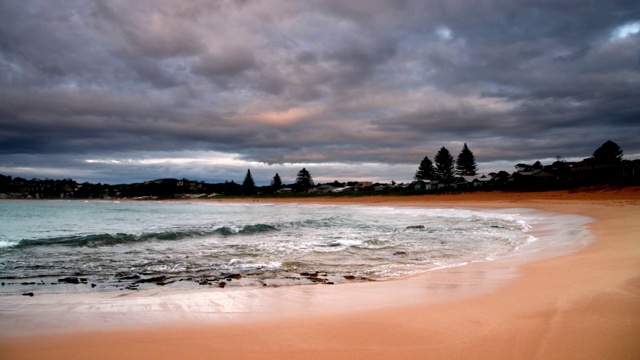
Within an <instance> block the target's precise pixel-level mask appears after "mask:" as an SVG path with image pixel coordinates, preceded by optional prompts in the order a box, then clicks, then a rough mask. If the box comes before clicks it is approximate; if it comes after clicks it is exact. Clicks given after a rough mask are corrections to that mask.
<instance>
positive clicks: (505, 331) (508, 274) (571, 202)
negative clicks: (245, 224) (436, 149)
mask: <svg viewBox="0 0 640 360" xmlns="http://www.w3.org/2000/svg"><path fill="white" fill-rule="evenodd" d="M226 201H235V200H226ZM238 201H240V200H238ZM244 201H246V200H244ZM260 201H264V202H267V201H268V202H302V201H304V202H313V203H327V204H361V205H365V204H368V205H389V206H425V207H465V208H491V209H502V208H533V209H538V210H542V211H546V212H551V213H560V214H577V215H583V216H588V217H591V218H593V219H594V220H593V221H592V222H591V223H589V225H588V228H589V230H590V231H591V233H592V234H593V236H594V238H595V241H593V243H591V244H590V245H588V246H586V247H585V248H583V249H581V250H580V251H578V252H575V253H572V254H567V255H562V256H557V257H553V258H548V259H543V260H537V261H532V262H526V263H522V262H521V261H509V260H508V259H506V260H501V261H494V262H485V263H474V264H470V265H467V266H464V267H461V268H452V269H446V270H440V271H432V272H429V273H427V274H423V275H420V276H415V277H410V278H407V279H401V280H394V281H386V282H371V283H358V284H342V285H336V286H330V285H317V286H298V287H289V288H278V289H264V290H268V291H263V289H259V290H252V291H248V292H243V293H238V294H236V295H233V293H229V295H224V296H225V297H221V296H223V295H220V294H221V293H222V292H218V295H215V296H217V297H214V295H206V294H205V293H203V292H199V293H198V294H196V295H194V297H193V299H195V300H190V299H192V298H191V297H190V294H180V293H177V294H165V295H163V296H167V297H168V298H169V297H171V299H173V300H172V301H173V302H171V304H177V303H180V302H189V301H205V302H206V301H208V302H209V303H210V304H215V306H217V309H220V308H222V307H226V308H228V309H231V310H229V311H228V312H227V313H226V316H224V317H220V319H219V320H218V321H199V319H189V318H180V317H179V316H174V317H171V316H167V317H166V318H167V319H168V320H167V321H165V322H153V323H148V324H146V323H144V321H142V320H143V319H145V318H150V317H162V316H164V315H163V314H165V315H170V314H178V315H179V314H188V313H189V312H188V306H184V307H183V308H182V309H172V308H171V307H170V306H167V307H165V308H164V309H163V308H162V306H160V307H158V308H154V311H153V313H151V312H149V313H133V312H131V313H127V312H126V311H120V312H118V314H120V316H130V317H131V319H132V321H130V322H126V321H123V322H122V323H123V324H126V326H124V325H123V326H120V327H117V328H114V327H105V328H100V327H99V326H96V327H84V326H81V325H80V324H84V323H83V321H86V320H87V319H90V320H91V321H98V322H99V321H101V320H104V321H107V320H109V319H108V318H107V317H108V316H109V314H110V312H108V311H104V309H105V307H107V306H110V307H113V306H114V304H132V305H131V308H130V309H140V308H141V307H140V301H142V300H140V298H137V299H133V300H131V299H122V300H121V301H120V302H118V301H117V300H113V299H110V300H109V301H108V302H104V299H103V298H100V297H98V296H96V297H93V298H92V297H89V300H86V301H87V302H85V303H83V304H82V305H83V309H84V310H85V311H86V312H85V313H77V312H73V311H69V312H68V313H65V312H64V311H57V312H56V313H53V314H52V313H48V312H47V309H44V308H37V307H35V306H36V305H37V304H40V306H44V305H43V304H46V302H43V301H44V300H37V299H36V298H35V297H34V298H33V300H32V299H27V298H25V299H24V301H25V303H28V302H30V301H35V302H34V304H35V305H34V307H33V309H34V310H38V312H37V313H35V312H34V314H33V317H42V319H43V323H47V322H46V321H58V322H60V329H61V330H60V332H59V333H37V332H36V331H34V332H33V333H31V334H20V335H15V336H12V335H2V336H1V337H0V358H2V359H66V360H68V359H89V358H90V359H177V358H187V359H257V358H262V359H498V358H500V359H502V358H506V359H637V358H640V342H638V336H639V335H640V241H639V240H640V221H639V220H640V188H637V187H636V188H626V189H609V190H593V191H580V192H567V191H559V192H539V193H501V192H487V193H484V192H482V193H466V194H458V195H424V196H412V197H387V196H376V197H366V198H351V199H350V198H312V199H305V200H298V199H292V200H281V199H273V200H272V199H269V200H266V199H265V200H260ZM207 296H212V297H209V298H208V297H207ZM147 297H148V298H153V295H148V296H147ZM168 298H167V299H168ZM142 299H144V297H142ZM198 299H199V300H198ZM203 299H204V300H203ZM0 301H3V300H1V299H0ZM37 301H41V302H40V303H38V302H37ZM91 301H94V303H93V304H91ZM101 301H102V302H103V306H102V307H100V306H98V305H100V302H101ZM127 301H128V302H129V303H127ZM243 301H246V302H249V303H251V304H253V305H254V306H253V307H249V308H247V307H244V308H243V307H242V304H241V302H243ZM167 303H169V302H165V305H166V304H167ZM58 305H59V303H58ZM134 305H135V306H134ZM91 306H94V308H95V309H97V310H99V311H98V312H100V311H102V315H91V314H92V312H91V308H92V307H91ZM136 306H137V307H136ZM185 308H186V310H185ZM60 309H61V307H60V306H58V310H60ZM74 309H78V307H76V308H74ZM247 309H249V310H247ZM174 310H175V311H174ZM3 316H5V315H3ZM101 316H102V318H101ZM139 319H140V320H139ZM45 320H46V321H45ZM123 320H126V319H123ZM67 321H68V324H66V325H67V326H64V325H65V324H64V323H65V322H67ZM47 324H48V323H47Z"/></svg>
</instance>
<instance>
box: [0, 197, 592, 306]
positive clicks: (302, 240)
mask: <svg viewBox="0 0 640 360" xmlns="http://www.w3.org/2000/svg"><path fill="white" fill-rule="evenodd" d="M588 221H589V219H588V218H585V217H581V216H576V215H560V214H548V213H543V212H539V211H534V210H530V209H506V210H474V209H463V208H459V209H452V208H418V207H390V206H358V205H302V204H267V203H258V202H255V203H232V204H230V203H222V202H197V201H195V202H182V201H180V202H124V201H123V202H118V201H80V200H75V201H62V200H61V201H44V200H42V201H20V200H15V201H14V200H2V201H0V224H1V227H0V282H2V286H0V296H9V295H37V294H59V293H86V292H113V291H118V292H121V291H125V292H135V291H139V290H144V289H150V288H158V289H160V288H162V289H202V288H211V289H215V290H216V291H226V289H229V288H237V287H281V286H296V285H311V284H317V285H322V284H324V285H331V284H339V283H345V282H357V281H360V282H363V281H382V280H389V279H395V278H399V277H404V276H408V275H412V274H417V273H421V272H426V271H432V270H435V269H441V268H445V267H453V266H464V265H465V264H468V263H471V262H478V261H493V260H496V259H500V258H503V257H509V256H514V255H519V254H525V253H537V252H541V251H542V250H549V249H565V250H566V249H575V248H576V247H582V246H584V245H586V244H587V243H588V242H589V241H590V236H589V232H588V230H587V228H586V224H587V223H588ZM563 251H564V250H563ZM547 253H549V252H548V251H547ZM552 253H554V254H556V253H559V252H558V251H555V252H552Z"/></svg>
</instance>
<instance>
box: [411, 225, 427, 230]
mask: <svg viewBox="0 0 640 360" xmlns="http://www.w3.org/2000/svg"><path fill="white" fill-rule="evenodd" d="M407 229H424V225H409V226H407Z"/></svg>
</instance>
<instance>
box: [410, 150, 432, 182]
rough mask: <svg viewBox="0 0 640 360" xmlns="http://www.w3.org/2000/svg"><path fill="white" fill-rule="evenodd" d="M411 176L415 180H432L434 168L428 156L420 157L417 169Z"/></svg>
mask: <svg viewBox="0 0 640 360" xmlns="http://www.w3.org/2000/svg"><path fill="white" fill-rule="evenodd" d="M413 177H414V178H415V179H416V180H433V179H435V178H436V169H435V168H434V167H433V163H432V162H431V159H429V157H428V156H425V157H424V159H422V161H421V162H420V166H418V171H416V174H415V175H414V176H413Z"/></svg>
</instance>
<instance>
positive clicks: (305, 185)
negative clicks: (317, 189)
mask: <svg viewBox="0 0 640 360" xmlns="http://www.w3.org/2000/svg"><path fill="white" fill-rule="evenodd" d="M312 186H313V179H312V178H311V174H310V173H309V171H307V169H305V168H302V170H300V171H299V172H298V176H297V177H296V187H297V188H298V191H305V192H306V191H309V188H310V187H312Z"/></svg>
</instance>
